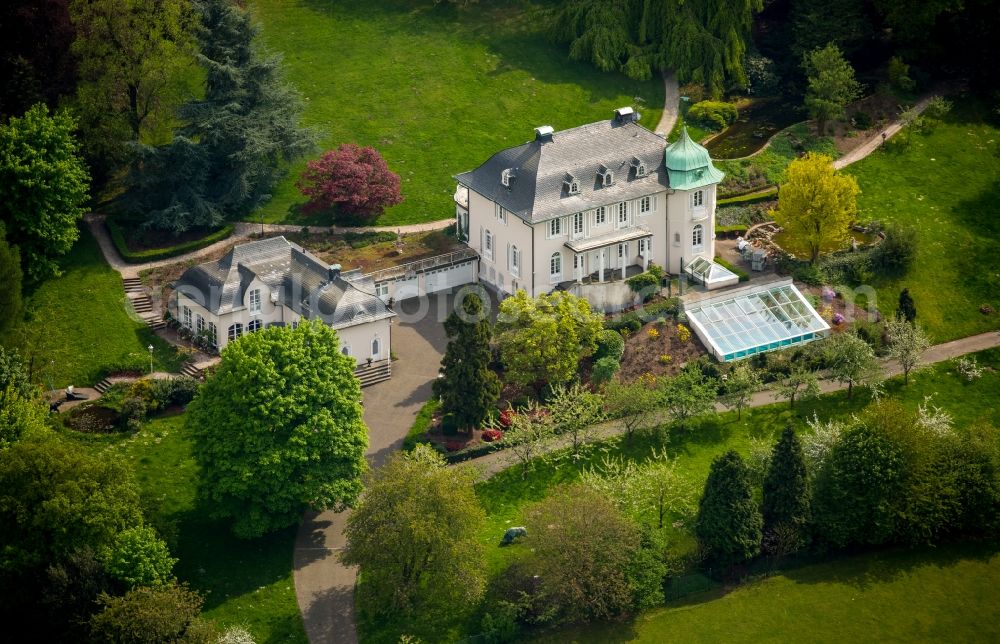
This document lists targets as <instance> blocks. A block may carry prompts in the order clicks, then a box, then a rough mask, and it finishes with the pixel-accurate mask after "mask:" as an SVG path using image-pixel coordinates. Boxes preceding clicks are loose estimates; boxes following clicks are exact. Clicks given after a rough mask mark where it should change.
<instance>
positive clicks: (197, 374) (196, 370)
mask: <svg viewBox="0 0 1000 644" xmlns="http://www.w3.org/2000/svg"><path fill="white" fill-rule="evenodd" d="M181 375H182V376H188V377H191V378H194V379H195V380H202V379H204V377H205V370H204V369H202V368H201V367H197V366H195V364H194V363H193V362H185V363H184V366H182V367H181Z"/></svg>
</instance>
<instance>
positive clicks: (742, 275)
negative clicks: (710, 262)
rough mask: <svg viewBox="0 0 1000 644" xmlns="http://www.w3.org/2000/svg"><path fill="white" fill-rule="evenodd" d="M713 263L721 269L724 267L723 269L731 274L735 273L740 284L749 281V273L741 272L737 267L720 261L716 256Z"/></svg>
mask: <svg viewBox="0 0 1000 644" xmlns="http://www.w3.org/2000/svg"><path fill="white" fill-rule="evenodd" d="M715 263H716V264H718V265H720V266H722V267H724V268H728V269H729V270H730V271H732V272H733V273H735V274H736V275H737V277H739V278H740V281H741V282H749V281H750V273H747V272H746V271H745V270H743V269H742V268H740V267H739V266H733V265H732V264H730V263H729V262H727V261H726V260H724V259H722V258H721V257H719V256H718V255H716V256H715Z"/></svg>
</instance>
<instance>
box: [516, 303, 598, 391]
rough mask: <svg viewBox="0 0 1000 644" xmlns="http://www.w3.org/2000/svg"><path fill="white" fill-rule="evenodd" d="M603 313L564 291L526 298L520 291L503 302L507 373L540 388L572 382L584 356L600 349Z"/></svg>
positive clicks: (521, 381)
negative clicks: (598, 312)
mask: <svg viewBox="0 0 1000 644" xmlns="http://www.w3.org/2000/svg"><path fill="white" fill-rule="evenodd" d="M601 328H602V318H601V316H600V315H598V314H597V313H594V312H593V311H592V310H591V308H590V304H589V303H588V302H587V301H586V300H584V299H581V298H578V297H576V296H574V295H571V294H570V293H567V292H565V291H556V292H554V293H546V294H542V295H540V296H538V297H536V298H531V297H528V294H527V293H526V292H525V291H523V290H521V291H518V292H517V293H516V294H515V295H514V296H512V297H508V298H507V299H505V300H504V301H503V302H501V303H500V314H499V317H498V318H497V330H498V332H499V334H498V336H497V341H498V344H499V345H500V357H501V360H502V361H503V364H504V367H505V369H506V374H505V375H506V378H507V379H509V380H510V381H512V382H514V383H517V384H519V385H530V386H532V387H535V388H536V390H541V388H542V387H544V386H545V385H560V384H565V383H567V382H569V381H570V380H571V379H572V378H573V375H574V374H575V373H576V371H577V368H578V367H579V364H580V360H581V359H583V358H586V357H587V356H590V355H592V354H593V353H594V350H595V349H596V348H597V334H598V333H599V332H600V331H601Z"/></svg>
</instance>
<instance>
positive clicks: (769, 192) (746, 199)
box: [716, 186, 778, 206]
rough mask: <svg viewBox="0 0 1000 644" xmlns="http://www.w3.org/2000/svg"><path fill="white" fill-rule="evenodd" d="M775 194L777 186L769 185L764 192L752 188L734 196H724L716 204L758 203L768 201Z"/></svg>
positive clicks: (775, 195) (776, 193) (776, 194)
mask: <svg viewBox="0 0 1000 644" xmlns="http://www.w3.org/2000/svg"><path fill="white" fill-rule="evenodd" d="M777 196H778V186H771V187H770V188H767V189H766V190H765V191H764V192H761V191H759V190H754V191H753V192H748V193H746V194H742V195H737V196H735V197H726V198H725V199H719V200H718V201H717V202H716V206H732V205H735V204H753V203H759V202H761V201H770V200H771V199H773V198H774V197H777Z"/></svg>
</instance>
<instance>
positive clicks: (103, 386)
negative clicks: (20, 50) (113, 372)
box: [94, 378, 114, 396]
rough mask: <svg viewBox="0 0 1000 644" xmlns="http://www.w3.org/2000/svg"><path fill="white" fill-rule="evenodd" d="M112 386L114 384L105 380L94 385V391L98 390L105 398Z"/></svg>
mask: <svg viewBox="0 0 1000 644" xmlns="http://www.w3.org/2000/svg"><path fill="white" fill-rule="evenodd" d="M112 384H114V383H112V382H111V381H110V380H108V379H107V378H105V379H104V380H102V381H100V382H99V383H97V384H96V385H94V389H96V390H97V391H98V392H99V393H100V394H101V395H102V396H103V395H104V394H105V393H106V392H107V391H108V389H111V385H112Z"/></svg>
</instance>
